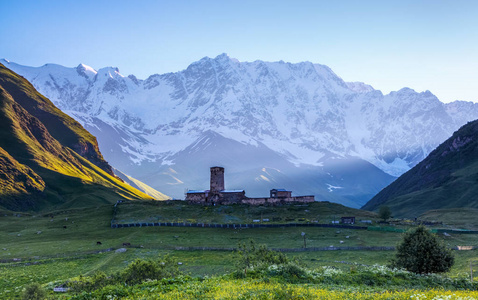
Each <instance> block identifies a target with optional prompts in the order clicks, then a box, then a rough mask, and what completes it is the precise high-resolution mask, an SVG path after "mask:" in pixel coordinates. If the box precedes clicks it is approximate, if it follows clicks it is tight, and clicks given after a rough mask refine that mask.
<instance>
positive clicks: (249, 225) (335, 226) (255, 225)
mask: <svg viewBox="0 0 478 300" xmlns="http://www.w3.org/2000/svg"><path fill="white" fill-rule="evenodd" d="M156 226H158V227H161V226H166V227H201V228H231V229H241V228H281V227H330V228H342V229H361V230H366V229H367V227H365V226H352V225H336V224H317V223H287V224H209V223H175V222H156V223H145V222H142V223H125V224H115V223H111V228H125V227H156Z"/></svg>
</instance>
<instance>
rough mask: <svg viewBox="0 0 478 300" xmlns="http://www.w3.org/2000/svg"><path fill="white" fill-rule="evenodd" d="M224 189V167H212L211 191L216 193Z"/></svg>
mask: <svg viewBox="0 0 478 300" xmlns="http://www.w3.org/2000/svg"><path fill="white" fill-rule="evenodd" d="M222 190H224V168H222V167H212V168H211V188H210V191H209V192H210V193H212V194H215V193H217V192H220V191H222Z"/></svg>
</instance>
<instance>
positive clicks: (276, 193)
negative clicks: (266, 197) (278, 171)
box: [271, 189, 292, 198]
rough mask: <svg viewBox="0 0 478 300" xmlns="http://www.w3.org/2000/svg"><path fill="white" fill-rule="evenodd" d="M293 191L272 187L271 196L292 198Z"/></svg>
mask: <svg viewBox="0 0 478 300" xmlns="http://www.w3.org/2000/svg"><path fill="white" fill-rule="evenodd" d="M291 197H292V191H287V190H284V189H272V190H271V198H291Z"/></svg>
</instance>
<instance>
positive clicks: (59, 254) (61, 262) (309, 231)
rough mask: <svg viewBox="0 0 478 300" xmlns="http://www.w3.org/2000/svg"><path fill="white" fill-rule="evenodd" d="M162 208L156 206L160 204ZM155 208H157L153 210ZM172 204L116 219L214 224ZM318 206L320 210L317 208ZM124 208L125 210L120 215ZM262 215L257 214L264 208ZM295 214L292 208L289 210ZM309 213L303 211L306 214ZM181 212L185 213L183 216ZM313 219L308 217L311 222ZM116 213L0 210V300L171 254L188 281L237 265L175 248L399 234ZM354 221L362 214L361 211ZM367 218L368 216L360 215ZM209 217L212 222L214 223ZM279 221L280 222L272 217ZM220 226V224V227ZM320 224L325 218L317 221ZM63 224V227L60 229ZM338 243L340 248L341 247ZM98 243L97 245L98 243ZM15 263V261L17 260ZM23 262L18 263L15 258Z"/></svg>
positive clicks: (373, 241)
mask: <svg viewBox="0 0 478 300" xmlns="http://www.w3.org/2000/svg"><path fill="white" fill-rule="evenodd" d="M162 205H163V207H166V208H165V209H161V207H162ZM152 207H153V208H154V209H152ZM179 207H180V209H178V206H175V205H172V204H169V206H168V204H160V205H150V204H149V203H148V204H146V205H145V204H144V203H137V204H136V205H128V206H126V205H125V206H120V209H119V210H118V215H117V218H118V219H121V218H123V219H129V220H133V216H134V215H137V216H138V218H139V219H141V220H146V219H149V218H154V217H155V216H157V215H158V212H159V213H161V218H164V219H165V220H166V219H167V218H171V219H173V220H169V221H177V220H175V219H174V218H178V216H180V215H181V213H185V212H187V214H189V215H187V216H188V218H192V215H193V214H195V215H196V216H197V217H196V219H200V217H199V216H201V217H202V218H203V220H214V215H215V214H217V213H216V212H214V210H215V209H217V208H215V207H202V206H191V207H184V206H179ZM321 207H322V208H323V210H322V211H321V210H320V208H321ZM125 208H128V210H125ZM219 209H224V210H227V209H232V210H233V211H232V212H230V213H231V214H233V213H236V216H237V218H239V217H241V218H242V220H243V221H247V220H249V219H251V218H256V216H257V214H258V213H259V215H260V213H261V212H262V215H263V218H266V216H268V217H269V218H271V219H272V218H279V217H280V218H283V219H285V218H289V219H291V218H292V217H290V216H292V215H293V216H296V217H295V219H299V218H306V216H307V215H309V218H308V219H309V220H312V218H313V217H314V216H315V218H316V219H317V220H319V221H320V220H325V221H324V222H326V220H332V219H333V218H334V216H335V217H336V218H339V217H340V216H341V215H342V214H341V213H340V209H342V210H343V212H344V213H345V214H346V215H349V214H350V213H351V212H353V211H347V210H351V209H348V208H343V207H341V206H338V205H335V204H329V205H327V203H322V204H320V203H319V205H317V206H316V207H309V208H307V207H295V206H293V207H279V208H278V209H274V208H271V207H262V208H260V207H257V208H248V209H247V213H243V215H242V216H241V213H240V211H241V209H242V208H240V207H239V208H237V207H236V208H235V207H232V208H227V207H226V208H219ZM261 210H262V211H261ZM293 210H295V211H293ZM306 210H308V212H306ZM185 215H186V213H185ZM227 215H228V214H227V213H223V214H219V217H218V219H217V220H219V221H220V218H222V219H224V218H226V217H225V216H227ZM310 215H313V216H312V217H310ZM112 216H113V206H112V205H100V206H97V207H92V208H83V209H70V210H62V211H55V212H50V213H45V214H34V215H31V214H20V215H18V214H16V215H12V213H11V212H6V211H4V212H2V214H1V215H0V241H1V242H0V260H2V261H3V262H2V263H1V264H0V274H1V277H0V298H2V299H3V298H5V299H9V298H12V297H15V296H18V295H19V294H20V292H21V289H22V288H23V286H24V285H25V284H28V283H30V282H33V281H36V282H39V283H41V284H43V285H45V286H46V287H52V286H53V285H55V284H58V283H61V282H64V281H66V280H68V279H69V278H72V277H74V276H78V275H92V274H94V273H95V272H96V271H104V272H105V273H107V274H112V273H113V272H116V271H118V270H121V269H123V268H125V267H126V266H127V265H128V264H129V263H130V262H132V261H133V260H134V259H136V258H152V259H154V258H157V257H158V256H159V255H164V254H170V255H172V256H173V257H174V258H175V259H176V260H177V261H179V262H182V265H180V267H179V268H180V270H182V271H184V272H186V273H189V274H191V275H193V276H199V275H201V276H202V275H209V276H211V275H220V274H224V273H228V272H231V271H232V270H233V267H234V261H235V258H234V253H233V252H232V251H199V250H195V251H185V250H175V247H178V246H180V247H223V248H234V247H237V245H238V243H241V242H248V241H249V240H254V241H256V243H258V244H266V245H267V246H268V247H270V248H302V247H303V244H304V240H303V237H302V236H301V233H302V232H305V233H306V241H307V247H328V246H331V245H333V246H395V245H396V244H397V243H398V242H399V241H400V239H401V234H400V233H395V232H380V231H367V230H353V229H338V228H320V227H287V228H255V229H220V228H184V227H143V228H140V227H132V228H117V229H112V228H110V221H111V218H112ZM356 216H358V217H360V215H359V214H356ZM363 217H364V218H365V217H373V215H370V213H369V212H365V215H364V216H363ZM211 218H212V219H211ZM276 220H277V219H276ZM219 221H218V222H219ZM321 222H322V221H321ZM64 226H65V227H66V228H64ZM443 238H444V239H445V242H446V243H447V244H448V245H449V246H450V247H452V246H456V245H472V246H477V237H476V235H473V234H471V235H454V234H452V235H451V236H450V237H443ZM340 241H343V243H340ZM97 242H101V245H98V244H97ZM123 243H130V244H131V247H126V248H128V249H127V251H126V252H124V253H116V252H115V251H114V250H113V251H110V252H105V253H94V252H95V251H102V250H103V251H104V250H106V249H108V248H113V249H118V248H121V247H123V246H122V244H123ZM454 254H455V257H456V264H455V266H454V267H453V269H452V270H451V272H450V274H451V275H452V276H456V275H458V274H460V273H466V272H469V269H470V265H469V264H470V261H477V263H476V267H475V269H478V255H477V254H478V251H476V250H473V251H454ZM286 255H287V256H289V257H295V258H297V259H298V260H299V261H300V262H302V263H304V264H305V265H307V266H308V267H309V268H316V267H320V266H333V267H337V268H339V269H343V270H350V269H351V267H353V265H354V264H359V265H361V264H364V265H373V264H381V265H384V264H387V263H388V261H389V260H390V259H391V258H392V257H393V255H394V252H393V251H319V252H296V253H286ZM14 259H16V260H14ZM18 259H20V260H18Z"/></svg>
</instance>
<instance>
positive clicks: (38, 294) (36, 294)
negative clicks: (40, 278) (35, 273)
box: [22, 282, 46, 300]
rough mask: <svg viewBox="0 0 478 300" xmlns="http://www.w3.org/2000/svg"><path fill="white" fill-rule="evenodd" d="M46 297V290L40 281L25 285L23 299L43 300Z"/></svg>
mask: <svg viewBox="0 0 478 300" xmlns="http://www.w3.org/2000/svg"><path fill="white" fill-rule="evenodd" d="M43 299H46V292H45V290H44V289H43V288H42V287H41V285H40V284H39V283H36V282H34V283H31V284H29V285H27V286H26V287H25V290H24V291H23V294H22V300H43Z"/></svg>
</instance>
